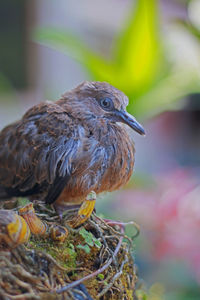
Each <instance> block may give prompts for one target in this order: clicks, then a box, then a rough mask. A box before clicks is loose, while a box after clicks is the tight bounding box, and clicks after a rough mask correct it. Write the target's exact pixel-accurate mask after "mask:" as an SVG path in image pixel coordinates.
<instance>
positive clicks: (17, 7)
mask: <svg viewBox="0 0 200 300" xmlns="http://www.w3.org/2000/svg"><path fill="white" fill-rule="evenodd" d="M0 41H1V47H0V129H1V128H3V127H4V126H5V125H6V124H8V123H9V122H11V121H14V120H16V119H18V118H19V117H21V116H22V114H23V113H24V112H25V111H26V110H27V109H28V108H29V107H30V106H32V105H34V104H36V103H39V102H41V101H43V100H44V99H48V100H56V99H58V98H59V96H60V95H61V94H62V93H64V92H65V91H67V90H68V89H71V88H73V87H75V86H76V85H77V84H79V83H80V82H81V81H83V80H100V81H108V82H110V83H111V84H113V85H114V86H116V87H118V88H119V89H121V90H122V91H124V92H125V93H126V94H127V95H128V97H129V99H130V103H129V106H128V111H129V112H130V113H132V114H134V115H135V116H136V117H137V119H138V120H139V121H140V122H141V123H142V124H144V127H145V129H146V137H145V138H143V137H140V136H137V135H135V136H134V139H135V144H136V164H135V172H134V175H133V176H132V179H131V181H130V182H129V184H128V185H127V186H126V187H125V188H124V189H123V190H121V191H117V192H115V193H112V194H111V195H103V196H100V199H99V200H98V201H97V211H98V213H101V214H103V215H104V216H106V217H109V218H115V219H119V220H123V221H128V220H134V221H136V222H137V223H138V224H140V227H141V234H140V236H139V238H138V239H137V241H136V247H135V249H134V255H135V257H136V263H137V266H138V269H139V277H140V278H142V279H143V280H144V282H145V286H146V289H147V291H146V296H145V295H143V296H142V294H141V295H140V297H141V299H151V300H154V299H157V300H158V299H166V300H179V299H180V300H186V299H188V300H194V299H200V237H199V232H200V231H199V229H200V184H199V179H200V0H191V1H186V0H185V1H184V0H160V1H158V0H157V1H156V0H109V1H107V0H101V1H98V0H85V1H77V0H59V1H54V0H43V1H39V0H35V1H27V0H19V1H12V0H1V10H0ZM130 231H131V229H130ZM130 234H131V233H130ZM140 281H141V282H142V280H140ZM145 297H146V298H145Z"/></svg>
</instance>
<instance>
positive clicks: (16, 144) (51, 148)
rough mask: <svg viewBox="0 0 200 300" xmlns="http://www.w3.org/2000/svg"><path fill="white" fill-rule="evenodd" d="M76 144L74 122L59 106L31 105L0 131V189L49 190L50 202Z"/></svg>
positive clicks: (67, 172) (68, 167)
mask: <svg viewBox="0 0 200 300" xmlns="http://www.w3.org/2000/svg"><path fill="white" fill-rule="evenodd" d="M79 143H80V141H79V139H77V127H76V125H75V124H74V123H73V120H72V118H71V116H69V115H68V114H67V113H66V112H64V111H63V110H62V108H61V107H60V106H59V105H57V104H55V103H49V102H44V103H42V104H40V105H37V106H35V107H33V108H32V109H30V110H29V111H28V112H27V113H26V114H25V115H24V117H23V118H22V119H21V120H20V121H19V122H16V123H14V124H12V125H10V126H8V127H6V128H5V129H4V130H2V132H1V133H0V191H3V189H4V190H6V193H7V194H8V195H10V196H20V195H21V196H23V195H24V196H26V195H27V196H28V195H34V194H39V193H42V192H43V190H45V191H46V192H47V193H48V191H49V190H51V191H52V193H51V194H49V193H48V194H49V197H50V198H49V199H47V202H50V203H51V202H53V201H54V200H55V199H56V198H57V197H58V195H59V194H60V192H61V191H62V189H63V188H64V185H65V183H66V181H67V178H69V176H70V174H71V169H72V160H73V155H74V154H75V153H76V150H77V149H78V147H79ZM2 194H3V192H2ZM0 195H1V192H0Z"/></svg>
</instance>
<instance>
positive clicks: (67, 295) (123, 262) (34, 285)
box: [0, 201, 137, 300]
mask: <svg viewBox="0 0 200 300" xmlns="http://www.w3.org/2000/svg"><path fill="white" fill-rule="evenodd" d="M16 203H17V202H13V201H12V202H11V201H10V202H5V203H4V208H8V207H9V208H11V209H14V210H17V208H18V207H17V204H16ZM5 206H6V207H5ZM35 210H36V211H37V213H38V214H37V215H38V216H39V218H41V219H42V220H45V221H46V222H48V223H49V224H59V223H60V221H59V220H58V217H57V215H56V214H55V211H54V210H53V209H52V208H50V207H46V206H44V205H43V204H42V203H38V202H37V203H36V204H35ZM68 217H69V216H67V219H68ZM65 220H66V217H65V218H64V221H65ZM65 226H66V227H67V228H68V229H69V235H68V237H67V239H66V240H65V241H64V242H63V243H57V242H55V241H53V240H51V239H50V238H43V237H36V236H33V235H32V236H31V238H30V240H29V241H28V243H27V244H26V245H19V246H18V247H16V248H14V249H8V248H5V247H4V248H1V249H0V299H2V300H8V299H48V300H51V299H79V300H81V299H102V300H104V299H105V300H106V299H113V300H114V299H124V300H125V299H126V300H129V299H134V291H135V283H136V279H137V276H136V272H135V266H134V260H133V256H132V255H131V250H132V247H133V243H132V240H130V239H129V238H128V237H127V236H125V234H124V224H122V223H121V224H120V223H119V222H116V223H115V222H111V221H107V222H105V220H103V219H101V218H99V217H97V216H96V215H95V214H94V213H93V215H92V217H91V218H90V219H89V220H88V221H87V222H86V223H85V224H84V226H82V227H81V228H79V229H71V228H70V227H69V226H68V225H67V223H65Z"/></svg>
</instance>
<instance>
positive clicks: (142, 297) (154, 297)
mask: <svg viewBox="0 0 200 300" xmlns="http://www.w3.org/2000/svg"><path fill="white" fill-rule="evenodd" d="M136 297H137V300H164V287H163V286H162V285H161V284H160V283H155V284H153V285H152V286H151V287H150V288H149V290H148V291H146V290H145V289H143V287H142V289H138V290H137V291H136Z"/></svg>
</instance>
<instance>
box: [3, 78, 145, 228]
mask: <svg viewBox="0 0 200 300" xmlns="http://www.w3.org/2000/svg"><path fill="white" fill-rule="evenodd" d="M128 102H129V100H128V97H127V96H126V95H125V94H124V93H123V92H122V91H120V90H119V89H117V88H115V87H114V86H112V85H110V84H109V83H107V82H100V81H84V82H82V83H81V84H79V85H78V86H77V87H76V88H74V89H72V90H70V91H67V92H66V93H64V94H63V95H62V96H61V97H60V98H59V99H58V100H57V101H55V102H51V101H44V102H41V103H40V104H37V105H35V106H33V107H32V108H30V109H29V110H28V111H27V112H26V113H25V114H24V115H23V117H22V118H21V119H20V120H19V121H16V122H14V123H12V124H11V125H8V126H7V127H5V128H4V129H3V130H2V131H1V132H0V199H1V200H2V199H8V198H11V197H28V198H30V199H31V200H33V199H40V200H42V201H44V202H45V203H46V204H53V206H54V207H55V209H56V211H57V213H58V214H59V215H60V216H61V217H62V214H63V212H65V211H67V210H70V209H72V208H75V207H76V208H78V213H77V216H76V218H75V221H74V227H76V226H79V225H80V224H82V223H84V222H85V221H86V220H87V219H88V218H89V217H90V215H91V213H92V211H93V209H94V206H95V202H96V195H97V194H100V193H102V192H111V191H114V190H117V189H119V188H120V187H122V186H124V185H125V184H126V183H127V182H128V181H129V179H130V177H131V175H132V172H133V168H134V161H135V147H134V142H133V139H132V134H131V133H130V130H129V128H128V127H130V128H131V129H133V130H134V131H136V132H137V133H139V134H140V135H145V131H144V128H143V127H142V125H141V124H140V123H139V122H138V121H137V120H136V119H135V118H134V117H133V116H132V115H130V114H129V113H128V112H127V111H126V107H127V105H128Z"/></svg>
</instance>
